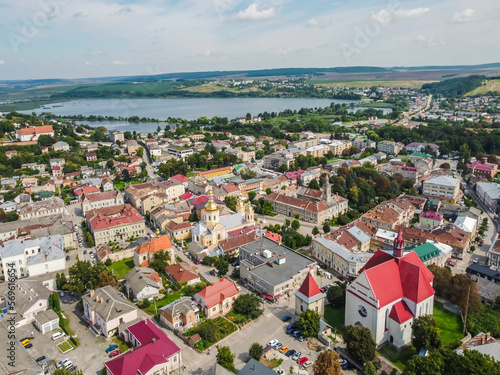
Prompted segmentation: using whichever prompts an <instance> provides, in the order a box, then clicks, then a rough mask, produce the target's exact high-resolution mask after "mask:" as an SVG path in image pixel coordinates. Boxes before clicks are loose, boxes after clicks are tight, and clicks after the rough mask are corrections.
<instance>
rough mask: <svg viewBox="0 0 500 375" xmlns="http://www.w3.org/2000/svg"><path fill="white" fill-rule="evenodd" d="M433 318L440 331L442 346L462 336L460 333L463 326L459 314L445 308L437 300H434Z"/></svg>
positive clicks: (454, 341)
mask: <svg viewBox="0 0 500 375" xmlns="http://www.w3.org/2000/svg"><path fill="white" fill-rule="evenodd" d="M434 319H435V320H436V324H437V326H438V328H439V331H440V336H441V344H442V345H443V347H446V346H448V345H453V344H454V343H456V342H457V341H458V340H460V339H462V338H463V337H464V335H462V331H463V327H464V326H463V323H462V319H461V318H460V316H459V315H456V314H453V313H451V312H449V311H448V310H445V309H444V308H443V305H442V304H441V303H439V302H434Z"/></svg>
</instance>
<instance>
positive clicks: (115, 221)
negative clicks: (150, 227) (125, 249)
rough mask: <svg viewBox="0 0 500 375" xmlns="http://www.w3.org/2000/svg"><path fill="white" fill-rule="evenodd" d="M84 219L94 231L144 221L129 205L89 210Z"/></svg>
mask: <svg viewBox="0 0 500 375" xmlns="http://www.w3.org/2000/svg"><path fill="white" fill-rule="evenodd" d="M86 217H87V220H88V221H89V222H90V226H91V227H92V229H93V230H94V231H96V230H103V229H108V228H113V227H115V226H118V225H126V224H134V223H140V222H143V221H144V218H143V217H142V216H141V215H140V214H139V212H137V210H136V209H135V208H134V207H132V206H131V205H129V204H123V205H119V206H114V207H106V208H99V209H95V210H91V211H89V212H87V213H86ZM141 246H142V245H141Z"/></svg>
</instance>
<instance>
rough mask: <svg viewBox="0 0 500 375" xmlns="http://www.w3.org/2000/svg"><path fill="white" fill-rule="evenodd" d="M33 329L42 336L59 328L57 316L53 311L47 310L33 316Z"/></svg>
mask: <svg viewBox="0 0 500 375" xmlns="http://www.w3.org/2000/svg"><path fill="white" fill-rule="evenodd" d="M34 323H35V327H36V329H38V330H39V331H40V332H41V333H42V335H45V334H46V333H48V332H51V331H53V330H54V329H57V328H59V315H57V314H56V313H55V312H54V310H51V309H48V310H45V311H41V312H39V313H38V314H36V315H35V322H34Z"/></svg>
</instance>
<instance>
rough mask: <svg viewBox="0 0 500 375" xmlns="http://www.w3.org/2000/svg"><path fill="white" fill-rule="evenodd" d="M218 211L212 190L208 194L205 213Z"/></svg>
mask: <svg viewBox="0 0 500 375" xmlns="http://www.w3.org/2000/svg"><path fill="white" fill-rule="evenodd" d="M217 211H219V206H218V204H217V203H215V201H214V193H213V191H212V190H210V191H209V192H208V202H207V204H206V205H205V212H217Z"/></svg>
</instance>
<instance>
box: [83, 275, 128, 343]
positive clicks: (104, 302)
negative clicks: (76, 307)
mask: <svg viewBox="0 0 500 375" xmlns="http://www.w3.org/2000/svg"><path fill="white" fill-rule="evenodd" d="M82 303H83V316H84V318H85V320H87V321H88V322H89V323H90V327H91V328H92V330H93V331H95V332H96V333H97V334H102V335H104V336H105V337H109V336H112V335H113V334H114V333H115V332H116V330H117V329H118V326H119V325H120V324H122V323H126V322H130V321H132V320H134V319H136V318H137V308H136V307H135V306H134V305H132V304H131V303H130V302H129V301H127V300H126V299H125V298H124V297H122V296H121V295H120V294H118V291H117V290H116V289H114V288H113V287H112V286H109V285H108V286H105V287H103V288H98V289H95V290H94V289H92V290H91V291H90V292H89V293H88V294H86V295H84V296H83V297H82Z"/></svg>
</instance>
